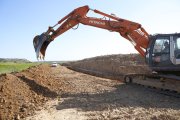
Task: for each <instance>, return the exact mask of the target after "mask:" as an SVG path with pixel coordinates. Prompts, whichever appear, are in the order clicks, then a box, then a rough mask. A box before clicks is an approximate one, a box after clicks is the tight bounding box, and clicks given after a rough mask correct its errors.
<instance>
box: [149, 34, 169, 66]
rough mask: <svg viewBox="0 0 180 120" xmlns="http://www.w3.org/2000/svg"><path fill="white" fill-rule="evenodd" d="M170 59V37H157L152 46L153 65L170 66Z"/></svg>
mask: <svg viewBox="0 0 180 120" xmlns="http://www.w3.org/2000/svg"><path fill="white" fill-rule="evenodd" d="M170 64H172V63H171V60H170V37H169V36H167V37H164V36H163V37H162V36H161V37H157V38H156V40H155V41H154V46H153V47H152V65H153V66H168V65H170Z"/></svg>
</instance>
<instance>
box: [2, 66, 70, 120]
mask: <svg viewBox="0 0 180 120" xmlns="http://www.w3.org/2000/svg"><path fill="white" fill-rule="evenodd" d="M52 69H53V68H51V67H49V65H39V66H35V67H31V68H29V69H27V70H24V71H22V72H20V73H12V74H2V75H0V119H1V120H6V119H7V120H10V119H20V118H24V117H25V116H28V115H31V114H33V111H34V110H38V109H40V106H42V105H43V104H44V103H45V102H46V101H47V100H49V99H51V98H55V97H56V96H57V95H58V92H57V91H59V89H63V83H61V82H58V81H57V80H56V78H55V76H54V74H55V73H54V74H53V73H52V72H51V70H52ZM64 89H69V88H68V85H66V87H64Z"/></svg>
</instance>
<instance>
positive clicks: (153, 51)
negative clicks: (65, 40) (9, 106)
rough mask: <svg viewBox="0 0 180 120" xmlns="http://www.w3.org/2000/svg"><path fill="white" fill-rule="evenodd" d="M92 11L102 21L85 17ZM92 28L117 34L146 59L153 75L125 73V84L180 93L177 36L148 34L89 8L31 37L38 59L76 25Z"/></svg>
mask: <svg viewBox="0 0 180 120" xmlns="http://www.w3.org/2000/svg"><path fill="white" fill-rule="evenodd" d="M89 11H93V12H94V13H96V14H99V15H101V16H102V18H96V17H88V16H87V13H88V12H89ZM80 23H81V24H84V25H88V26H93V27H97V28H101V29H106V30H109V31H110V32H118V33H119V34H120V35H121V36H122V37H124V38H125V39H126V40H128V41H130V42H131V43H132V45H133V46H134V48H135V49H136V50H137V51H138V52H139V54H141V56H142V57H144V58H145V61H146V63H147V64H148V66H149V67H150V68H151V69H152V71H154V72H152V74H148V75H145V74H127V75H125V76H124V81H125V82H126V83H137V84H142V85H147V86H149V85H150V86H152V87H156V88H160V89H165V90H171V91H176V92H178V93H180V33H173V34H155V35H150V34H148V32H146V30H145V29H144V28H143V27H142V26H141V24H139V23H136V22H132V21H129V20H126V19H122V18H119V17H117V16H115V15H114V14H106V13H104V12H101V11H99V10H96V9H91V8H89V6H87V5H86V6H82V7H79V8H76V9H74V10H73V11H72V12H70V13H69V14H68V15H66V16H65V17H63V18H62V19H61V20H60V21H58V23H57V24H55V25H54V26H52V27H49V28H48V30H47V31H46V32H44V33H42V34H41V35H37V36H35V37H34V40H33V45H34V48H35V52H36V57H37V59H44V57H45V52H46V49H47V47H48V45H49V44H50V43H51V42H52V41H53V40H54V39H55V38H56V37H58V36H60V35H61V34H63V33H65V32H66V31H68V30H69V29H71V28H73V27H74V26H78V25H79V24H80Z"/></svg>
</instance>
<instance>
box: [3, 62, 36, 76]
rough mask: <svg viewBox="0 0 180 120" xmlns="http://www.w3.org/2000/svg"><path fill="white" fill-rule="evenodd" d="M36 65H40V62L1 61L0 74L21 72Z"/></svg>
mask: <svg viewBox="0 0 180 120" xmlns="http://www.w3.org/2000/svg"><path fill="white" fill-rule="evenodd" d="M35 65H38V63H15V62H0V74H2V73H11V72H19V71H22V70H24V69H27V68H29V67H31V66H35Z"/></svg>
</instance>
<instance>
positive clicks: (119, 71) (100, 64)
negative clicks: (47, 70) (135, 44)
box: [63, 54, 151, 80]
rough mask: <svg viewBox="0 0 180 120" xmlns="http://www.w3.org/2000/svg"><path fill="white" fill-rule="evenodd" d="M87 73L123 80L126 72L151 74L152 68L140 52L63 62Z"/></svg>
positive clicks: (69, 66)
mask: <svg viewBox="0 0 180 120" xmlns="http://www.w3.org/2000/svg"><path fill="white" fill-rule="evenodd" d="M63 65H64V66H67V67H68V68H70V69H73V70H76V71H79V72H84V73H87V74H91V75H95V76H99V77H104V78H110V79H119V80H122V78H123V76H124V75H125V74H130V73H137V74H142V73H144V74H149V73H151V70H150V69H149V67H148V66H147V65H146V64H145V60H144V58H143V57H142V56H140V55H139V54H125V55H124V54H119V55H106V56H98V57H94V58H89V59H84V60H80V61H73V62H69V63H65V64H63Z"/></svg>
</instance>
